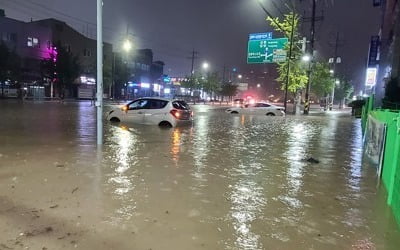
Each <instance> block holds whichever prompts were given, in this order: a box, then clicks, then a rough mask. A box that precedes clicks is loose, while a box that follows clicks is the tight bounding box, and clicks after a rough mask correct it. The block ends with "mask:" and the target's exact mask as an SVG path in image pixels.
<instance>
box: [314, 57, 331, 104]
mask: <svg viewBox="0 0 400 250" xmlns="http://www.w3.org/2000/svg"><path fill="white" fill-rule="evenodd" d="M334 83H335V80H334V78H333V76H332V74H331V72H330V69H329V64H328V63H324V62H316V63H315V64H314V67H313V74H312V82H311V91H312V92H313V93H314V94H315V95H316V96H317V97H323V96H327V94H328V93H330V92H332V88H333V86H334Z"/></svg>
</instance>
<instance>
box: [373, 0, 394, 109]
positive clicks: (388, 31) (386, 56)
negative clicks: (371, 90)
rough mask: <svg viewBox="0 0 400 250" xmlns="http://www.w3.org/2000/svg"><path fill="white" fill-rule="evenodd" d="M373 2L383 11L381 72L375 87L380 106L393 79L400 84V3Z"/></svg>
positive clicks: (377, 0)
mask: <svg viewBox="0 0 400 250" xmlns="http://www.w3.org/2000/svg"><path fill="white" fill-rule="evenodd" d="M373 2H374V5H375V6H378V7H380V8H381V10H382V12H381V13H382V24H381V30H380V32H379V33H380V53H379V54H380V56H379V71H378V77H377V82H376V87H375V93H376V97H377V98H376V101H377V102H378V105H380V101H381V100H382V98H383V97H384V95H385V86H386V84H387V82H388V81H389V80H390V79H391V78H397V79H398V82H400V1H398V0H374V1H373ZM398 84H400V83H398Z"/></svg>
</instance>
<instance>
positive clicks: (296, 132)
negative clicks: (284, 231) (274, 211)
mask: <svg viewBox="0 0 400 250" xmlns="http://www.w3.org/2000/svg"><path fill="white" fill-rule="evenodd" d="M310 130H311V128H310V127H308V126H306V125H305V124H304V123H302V122H300V123H298V122H293V123H292V124H291V125H290V127H289V132H288V139H287V151H286V152H285V153H284V157H285V158H286V159H287V161H288V164H289V165H288V169H287V183H288V187H287V188H288V190H287V191H288V192H287V196H286V195H285V196H283V197H281V199H282V201H284V202H285V203H286V204H287V205H288V206H290V207H292V208H300V207H301V206H302V203H301V201H300V200H299V199H298V198H297V194H298V193H299V192H300V191H301V187H302V185H303V171H304V167H305V165H306V164H305V161H304V159H305V158H306V156H307V151H308V147H309V138H310V134H311V131H310Z"/></svg>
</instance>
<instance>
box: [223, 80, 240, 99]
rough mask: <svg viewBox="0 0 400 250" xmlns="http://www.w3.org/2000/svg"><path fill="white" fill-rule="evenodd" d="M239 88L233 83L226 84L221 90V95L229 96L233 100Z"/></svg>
mask: <svg viewBox="0 0 400 250" xmlns="http://www.w3.org/2000/svg"><path fill="white" fill-rule="evenodd" d="M237 91H238V86H237V85H235V84H232V83H225V84H223V85H222V88H221V93H220V94H221V95H222V96H227V97H229V99H232V97H233V96H235V95H236V94H237Z"/></svg>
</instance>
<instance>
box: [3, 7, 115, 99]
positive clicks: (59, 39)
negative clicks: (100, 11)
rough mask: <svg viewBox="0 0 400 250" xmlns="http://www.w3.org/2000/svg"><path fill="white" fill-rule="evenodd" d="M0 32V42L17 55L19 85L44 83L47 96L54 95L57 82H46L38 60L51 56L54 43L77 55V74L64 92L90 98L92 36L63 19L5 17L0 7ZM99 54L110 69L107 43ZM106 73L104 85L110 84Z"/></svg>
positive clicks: (92, 85) (92, 84) (93, 69)
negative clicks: (82, 32) (19, 67)
mask: <svg viewBox="0 0 400 250" xmlns="http://www.w3.org/2000/svg"><path fill="white" fill-rule="evenodd" d="M0 34H1V42H2V43H3V44H5V45H6V46H7V47H8V48H9V50H11V51H15V52H16V53H17V55H18V56H19V57H20V58H21V71H22V72H21V84H22V85H24V86H30V85H41V86H45V87H46V88H47V89H46V90H47V91H46V92H47V95H48V96H57V94H58V93H57V89H58V88H57V86H52V84H53V83H50V82H48V79H44V78H43V76H42V74H41V62H42V61H43V60H46V59H49V58H51V56H52V54H54V50H55V49H57V48H56V47H57V46H62V47H63V48H64V49H65V50H67V51H68V52H70V53H71V54H72V55H73V56H76V57H77V58H78V64H79V66H80V76H79V77H78V78H77V79H76V80H75V81H74V82H73V83H70V84H69V86H70V87H69V88H68V90H69V92H68V93H67V95H69V96H70V97H79V94H80V93H81V94H82V95H84V96H85V98H92V95H93V91H92V89H94V88H95V84H96V81H95V80H94V79H95V77H96V58H97V57H96V56H97V55H96V52H97V50H96V47H97V42H96V40H93V39H90V38H87V37H86V36H84V35H82V34H81V33H79V32H77V31H76V30H74V29H73V28H72V27H70V26H69V25H68V24H66V23H65V22H62V21H59V20H56V19H44V20H38V21H34V22H22V21H19V20H15V19H12V18H8V17H6V15H5V13H4V11H0ZM103 54H104V68H105V69H110V71H111V68H112V63H113V53H112V45H111V44H108V43H104V47H103ZM109 75H110V77H108V78H107V77H105V81H104V85H105V88H107V87H108V86H111V72H110V73H109ZM88 79H93V80H90V81H88ZM50 85H51V86H50ZM80 90H81V91H80Z"/></svg>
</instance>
